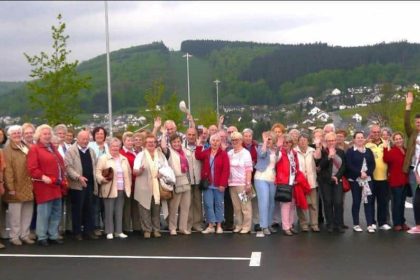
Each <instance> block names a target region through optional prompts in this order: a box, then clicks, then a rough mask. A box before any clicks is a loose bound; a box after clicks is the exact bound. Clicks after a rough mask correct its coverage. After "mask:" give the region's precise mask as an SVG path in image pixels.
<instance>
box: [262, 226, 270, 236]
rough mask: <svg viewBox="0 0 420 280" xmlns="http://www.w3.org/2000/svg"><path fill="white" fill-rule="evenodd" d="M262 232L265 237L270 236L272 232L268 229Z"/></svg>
mask: <svg viewBox="0 0 420 280" xmlns="http://www.w3.org/2000/svg"><path fill="white" fill-rule="evenodd" d="M262 232H263V233H264V235H270V234H271V231H270V230H269V229H268V228H263V230H262Z"/></svg>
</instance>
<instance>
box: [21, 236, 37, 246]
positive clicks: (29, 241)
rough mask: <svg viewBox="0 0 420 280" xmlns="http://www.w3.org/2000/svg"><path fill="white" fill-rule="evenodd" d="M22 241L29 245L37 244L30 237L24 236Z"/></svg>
mask: <svg viewBox="0 0 420 280" xmlns="http://www.w3.org/2000/svg"><path fill="white" fill-rule="evenodd" d="M22 242H23V243H25V244H29V245H32V244H35V241H33V240H32V239H30V238H29V237H25V238H22Z"/></svg>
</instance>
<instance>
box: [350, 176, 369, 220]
mask: <svg viewBox="0 0 420 280" xmlns="http://www.w3.org/2000/svg"><path fill="white" fill-rule="evenodd" d="M350 184H351V195H352V197H353V205H352V206H351V214H352V216H353V225H359V224H360V222H359V212H360V204H361V203H362V188H361V187H360V186H359V184H358V183H357V182H350ZM369 187H370V189H371V190H372V189H373V186H372V183H371V182H369ZM373 207H374V198H373V194H372V195H369V196H368V197H367V203H364V209H365V217H366V224H367V225H368V226H370V225H372V224H373V214H374V209H373Z"/></svg>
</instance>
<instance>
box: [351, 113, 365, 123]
mask: <svg viewBox="0 0 420 280" xmlns="http://www.w3.org/2000/svg"><path fill="white" fill-rule="evenodd" d="M351 118H352V119H353V120H355V121H356V122H361V121H362V119H363V118H362V116H361V115H359V114H358V113H356V114H354V115H353V116H352V117H351Z"/></svg>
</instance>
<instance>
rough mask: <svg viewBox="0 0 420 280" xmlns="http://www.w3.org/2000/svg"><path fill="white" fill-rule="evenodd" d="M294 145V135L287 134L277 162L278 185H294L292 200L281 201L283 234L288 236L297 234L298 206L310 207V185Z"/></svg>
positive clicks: (276, 181)
mask: <svg viewBox="0 0 420 280" xmlns="http://www.w3.org/2000/svg"><path fill="white" fill-rule="evenodd" d="M292 146H293V139H292V137H291V136H290V135H288V134H285V135H284V141H283V147H282V149H281V151H280V153H279V161H278V162H277V163H276V180H275V183H276V185H289V186H292V199H291V201H290V202H282V203H281V224H282V228H283V234H284V235H286V236H292V235H293V234H297V231H296V230H295V229H294V228H293V222H294V216H295V208H296V206H298V207H300V208H303V209H306V208H307V207H308V205H307V202H306V198H305V194H307V193H308V191H309V185H308V182H307V180H306V179H305V178H304V177H302V176H303V175H302V172H300V170H299V160H298V158H297V153H296V152H295V151H294V150H293V149H292ZM302 200H303V201H302Z"/></svg>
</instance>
